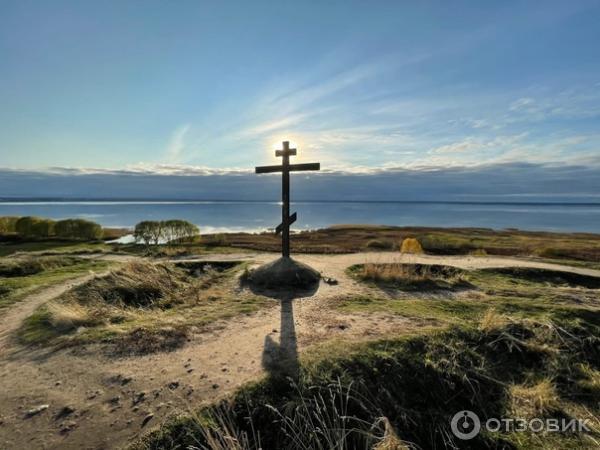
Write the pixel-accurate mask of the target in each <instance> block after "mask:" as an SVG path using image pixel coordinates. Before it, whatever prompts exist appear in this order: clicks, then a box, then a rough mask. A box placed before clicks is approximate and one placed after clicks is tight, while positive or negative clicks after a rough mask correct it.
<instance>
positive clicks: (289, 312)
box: [257, 283, 318, 381]
mask: <svg viewBox="0 0 600 450" xmlns="http://www.w3.org/2000/svg"><path fill="white" fill-rule="evenodd" d="M317 289H318V283H317V284H316V285H315V286H314V287H311V288H309V289H303V290H286V291H281V292H278V291H264V290H261V291H260V292H257V293H260V294H261V295H265V296H268V297H271V298H276V299H277V300H279V301H280V304H279V307H280V326H279V330H278V332H279V342H277V341H276V340H275V339H274V338H273V334H267V335H266V336H265V345H264V349H263V354H262V365H263V368H264V369H265V370H266V371H267V372H268V374H269V375H270V376H271V377H274V378H291V379H292V380H294V381H296V380H297V379H298V376H299V371H300V363H299V360H298V340H297V337H296V326H295V322H294V302H295V301H296V299H299V298H301V297H309V296H312V295H313V294H314V293H315V292H316V291H317Z"/></svg>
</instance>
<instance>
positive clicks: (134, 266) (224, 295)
mask: <svg viewBox="0 0 600 450" xmlns="http://www.w3.org/2000/svg"><path fill="white" fill-rule="evenodd" d="M241 267H242V265H240V264H239V263H237V262H236V263H235V264H229V265H227V264H221V265H211V264H200V265H199V264H197V263H194V264H192V263H190V264H185V263H177V264H153V263H148V262H135V263H130V264H127V265H125V266H124V267H122V268H121V269H119V270H116V271H113V272H111V273H110V274H108V275H106V276H103V277H96V278H94V279H92V280H90V281H88V282H87V283H85V284H82V285H80V286H78V287H76V288H75V289H72V290H71V291H69V292H67V293H65V294H63V295H62V296H61V297H59V298H57V299H55V300H53V301H51V302H48V303H47V304H46V305H45V306H42V307H41V308H39V309H38V310H36V311H35V312H34V314H33V315H31V316H30V317H29V318H28V319H27V320H26V321H25V322H24V324H23V326H22V327H21V329H20V331H19V336H20V338H21V341H22V342H23V343H26V344H42V345H55V344H56V345H76V344H80V343H84V344H85V343H89V342H98V341H102V342H105V343H107V344H110V353H111V354H114V355H127V354H143V353H149V352H154V351H160V350H173V349H174V348H177V347H179V346H181V345H183V344H185V342H187V340H188V338H189V334H190V332H191V331H190V330H192V329H193V330H196V331H199V330H201V329H202V327H205V326H207V325H209V324H211V323H213V322H215V321H217V320H221V319H226V318H229V317H233V316H236V315H241V314H249V313H252V312H255V311H257V310H258V309H260V308H262V307H265V306H267V305H271V304H272V303H273V301H272V300H269V299H266V298H262V297H256V296H254V295H253V294H251V293H247V292H243V293H240V292H239V290H238V287H239V285H238V282H237V279H236V277H235V275H237V273H238V272H239V271H240V270H241Z"/></svg>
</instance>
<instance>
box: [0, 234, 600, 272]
mask: <svg viewBox="0 0 600 450" xmlns="http://www.w3.org/2000/svg"><path fill="white" fill-rule="evenodd" d="M124 232H125V231H124V230H115V237H118V236H121V235H122V234H123V233H124ZM405 238H416V239H417V240H418V241H419V242H420V244H421V245H422V247H423V249H424V251H425V252H426V253H429V254H434V255H438V254H440V255H441V254H444V255H486V254H488V255H502V256H521V257H534V258H538V259H543V260H548V261H564V262H568V263H573V264H580V265H586V266H587V267H600V234H590V233H550V232H531V231H519V230H492V229H484V228H423V227H392V226H375V225H338V226H333V227H329V228H324V229H320V230H312V231H303V232H299V233H294V234H292V237H291V246H292V251H293V252H296V253H324V254H335V253H355V252H363V251H398V250H399V249H400V247H401V244H402V241H403V240H404V239H405ZM280 249H281V240H280V238H279V237H278V236H276V235H275V234H273V233H259V234H251V233H228V234H208V235H203V236H200V237H198V238H197V239H196V240H195V241H194V242H190V243H173V244H170V245H159V246H149V247H146V246H144V245H134V244H107V243H105V242H80V241H60V240H55V239H51V240H39V241H34V242H23V241H8V242H0V256H7V255H10V254H14V253H17V252H33V251H35V252H44V253H54V254H60V253H74V254H75V253H102V252H116V253H127V254H137V255H149V256H155V257H170V256H181V255H193V254H208V253H233V252H237V251H240V250H253V251H269V252H278V251H280Z"/></svg>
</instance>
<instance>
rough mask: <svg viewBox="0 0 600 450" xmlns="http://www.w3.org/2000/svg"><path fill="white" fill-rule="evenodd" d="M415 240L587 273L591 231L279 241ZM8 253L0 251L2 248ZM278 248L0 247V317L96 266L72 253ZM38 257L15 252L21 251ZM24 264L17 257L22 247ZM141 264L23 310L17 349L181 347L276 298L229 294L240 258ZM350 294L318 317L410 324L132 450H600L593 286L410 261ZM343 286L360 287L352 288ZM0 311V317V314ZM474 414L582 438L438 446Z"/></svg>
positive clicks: (332, 300) (491, 439) (496, 436)
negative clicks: (538, 424) (576, 427)
mask: <svg viewBox="0 0 600 450" xmlns="http://www.w3.org/2000/svg"><path fill="white" fill-rule="evenodd" d="M407 237H414V238H417V239H418V240H419V242H420V244H421V245H422V247H423V249H424V251H425V252H426V253H428V254H453V255H474V256H476V255H486V254H490V255H507V256H519V257H527V258H536V259H542V260H548V261H554V262H558V263H561V264H569V265H577V266H584V267H600V236H599V235H587V234H558V233H528V232H520V231H514V230H508V231H501V232H493V231H491V230H481V229H477V230H475V229H432V228H396V227H369V226H340V227H332V228H330V229H326V230H317V231H313V232H305V233H299V234H295V235H294V236H293V248H294V249H295V251H300V252H307V253H346V252H358V251H390V252H399V248H400V246H401V243H402V240H403V239H405V238H407ZM9 247H10V248H9ZM240 249H241V250H244V249H250V250H252V251H277V250H278V249H279V242H278V238H277V237H275V236H273V235H270V234H260V235H250V234H229V235H214V236H203V237H202V238H201V240H199V241H197V242H193V243H189V244H173V245H162V246H157V247H152V248H146V247H144V246H138V245H118V244H106V243H98V242H95V243H82V242H71V243H69V242H57V241H47V242H32V243H26V242H21V243H18V244H16V243H13V244H7V243H3V244H0V254H12V255H13V256H11V257H10V258H0V308H2V307H6V306H8V305H10V304H12V303H14V302H16V301H18V300H20V299H22V298H23V297H24V296H25V295H27V294H28V293H31V292H34V291H35V290H36V289H38V288H40V287H42V286H48V285H51V284H54V283H57V282H60V281H63V280H65V279H68V278H71V277H74V276H77V275H80V274H85V273H88V272H89V271H90V270H94V271H100V270H103V269H105V268H107V267H108V265H109V264H110V263H108V262H102V261H93V260H88V259H82V258H78V257H77V254H78V253H80V252H81V253H96V252H102V253H113V252H114V253H126V254H127V253H129V254H136V255H140V256H142V255H143V256H150V257H154V258H157V259H159V258H163V257H172V256H178V255H202V254H209V253H232V252H239V251H240ZM32 251H36V252H42V254H43V255H45V256H41V257H40V256H36V257H35V259H33V258H31V257H27V255H26V254H27V252H32ZM21 253H23V254H21ZM157 259H152V258H149V259H146V260H144V261H142V262H135V263H128V264H125V265H122V266H119V267H118V268H117V269H116V270H113V271H112V272H111V273H110V274H109V275H108V276H105V277H96V278H95V279H93V280H91V281H89V282H87V283H85V284H83V285H81V286H79V287H77V288H76V289H73V290H71V291H69V292H67V293H66V294H64V295H62V296H61V297H59V298H57V299H55V300H52V301H50V302H48V303H46V304H45V305H44V306H42V307H40V308H38V309H37V310H36V311H35V312H34V314H33V315H32V316H30V317H29V318H28V319H26V321H25V322H24V324H23V326H22V327H21V328H20V329H19V331H18V337H19V338H20V341H21V343H23V344H26V345H44V346H52V347H60V346H77V345H81V344H88V343H98V342H100V343H102V345H103V348H105V349H106V352H107V354H108V355H110V356H130V355H140V354H146V353H151V352H158V351H168V350H172V349H176V348H179V347H180V346H182V345H183V344H184V343H185V342H187V340H188V339H189V338H190V336H191V334H193V333H195V332H197V331H202V330H206V329H209V328H210V326H212V325H213V324H215V323H216V322H217V321H219V320H224V319H231V318H234V317H239V316H243V315H246V314H251V313H253V312H256V311H258V310H259V309H261V308H265V307H269V306H272V305H276V302H275V300H272V299H269V298H266V297H262V296H260V295H255V294H253V293H252V292H251V291H250V290H242V289H240V284H239V279H238V278H239V275H240V274H241V273H242V272H243V271H244V270H245V267H246V264H245V263H240V264H236V263H223V264H218V263H210V264H208V263H196V262H194V263H191V262H188V263H186V262H183V261H182V262H178V263H172V262H165V261H160V260H157ZM346 273H347V274H348V275H349V276H350V277H351V278H352V279H353V280H355V281H357V282H359V283H362V285H363V286H362V287H364V289H363V290H361V291H360V293H350V294H348V291H345V293H344V294H343V295H332V296H331V297H328V298H323V299H321V300H320V301H322V305H321V306H322V310H320V313H321V314H323V315H328V314H329V315H332V316H335V315H336V314H339V315H341V316H344V317H360V318H363V319H364V318H373V319H372V320H379V319H377V318H381V317H384V318H385V317H393V318H398V319H400V320H399V321H398V322H397V323H404V322H403V320H404V319H406V321H407V322H406V323H412V324H417V325H418V326H415V327H412V328H409V329H408V331H406V332H402V333H401V332H398V333H395V332H390V334H389V335H386V336H387V337H385V338H379V339H378V340H376V341H367V342H356V341H351V340H344V341H341V340H330V341H327V342H324V343H322V344H315V345H313V346H311V347H309V349H308V350H307V351H305V352H304V351H303V353H302V354H301V355H300V360H299V369H298V372H297V373H294V374H290V373H277V372H276V371H270V372H269V375H268V376H267V377H266V378H265V379H263V380H260V381H258V382H256V383H253V384H251V385H247V386H245V387H243V388H242V389H241V390H239V391H238V392H237V393H235V394H234V395H233V396H231V397H228V398H227V399H226V400H224V401H223V402H221V403H218V404H213V405H208V406H203V407H199V408H198V409H197V410H196V412H195V413H194V414H188V415H185V416H178V417H174V418H172V419H171V420H170V421H169V422H167V424H165V425H164V426H162V427H160V428H158V429H156V430H154V431H153V432H151V433H150V434H148V435H147V436H145V437H144V438H142V439H141V440H139V441H138V442H136V443H135V444H133V446H132V448H134V449H170V448H173V449H176V448H177V449H181V448H216V449H220V448H222V449H230V448H235V449H258V448H289V449H313V448H316V449H330V448H339V449H373V450H384V449H396V450H397V449H408V448H422V449H429V448H439V449H443V448H447V449H455V448H465V449H479V448H487V449H515V448H516V449H532V450H533V449H537V448H542V449H548V450H549V449H558V448H561V449H562V448H581V449H595V448H598V446H599V445H600V419H599V418H600V281H599V279H598V278H595V277H591V276H584V275H577V274H570V273H564V272H558V271H552V270H542V269H529V268H502V269H483V270H475V271H466V270H460V269H456V268H451V267H448V266H441V265H425V264H402V263H394V264H383V263H381V264H379V263H378V264H375V263H367V264H363V265H355V266H351V267H349V268H348V269H347V271H346ZM357 292H358V290H357ZM1 311H2V309H0V314H1V313H2V312H1ZM464 409H469V410H472V411H474V412H476V413H477V414H478V415H479V416H480V417H481V418H483V419H485V418H492V417H495V418H514V419H516V418H524V419H531V418H534V417H539V418H551V419H567V420H570V419H572V418H577V419H589V421H590V422H589V425H590V426H591V428H592V431H591V432H589V433H534V432H506V433H488V432H484V433H482V434H480V435H479V436H478V437H476V438H475V439H473V440H472V441H459V440H457V439H456V438H455V437H453V435H452V433H451V431H450V428H449V422H450V418H451V417H452V416H453V414H454V413H456V412H458V411H461V410H464Z"/></svg>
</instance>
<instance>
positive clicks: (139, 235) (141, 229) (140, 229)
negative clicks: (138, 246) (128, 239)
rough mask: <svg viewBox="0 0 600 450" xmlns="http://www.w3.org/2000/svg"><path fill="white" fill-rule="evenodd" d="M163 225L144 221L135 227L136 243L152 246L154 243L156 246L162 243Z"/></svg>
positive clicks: (152, 221)
mask: <svg viewBox="0 0 600 450" xmlns="http://www.w3.org/2000/svg"><path fill="white" fill-rule="evenodd" d="M160 229H161V224H160V222H157V221H154V220H144V221H142V222H140V223H138V224H137V225H136V226H135V230H134V232H133V236H134V238H135V241H136V242H140V241H142V242H144V244H146V245H150V243H151V242H153V243H154V244H155V245H156V244H158V242H159V241H160V235H161V231H160Z"/></svg>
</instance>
